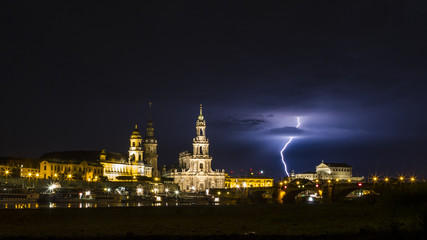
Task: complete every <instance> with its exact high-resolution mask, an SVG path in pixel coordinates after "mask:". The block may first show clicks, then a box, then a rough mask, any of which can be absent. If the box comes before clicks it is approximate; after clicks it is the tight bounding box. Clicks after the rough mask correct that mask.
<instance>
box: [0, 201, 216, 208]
mask: <svg viewBox="0 0 427 240" xmlns="http://www.w3.org/2000/svg"><path fill="white" fill-rule="evenodd" d="M194 205H208V204H195V203H189V202H185V203H179V202H173V203H172V202H171V203H168V202H155V203H153V202H126V203H111V202H106V203H102V202H97V203H91V202H71V203H70V202H65V203H53V202H48V203H43V204H39V203H0V209H55V208H109V207H150V206H152V207H161V206H163V207H168V206H172V207H173V206H194ZM213 205H215V206H218V205H220V204H219V203H214V204H213Z"/></svg>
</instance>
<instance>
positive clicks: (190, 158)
mask: <svg viewBox="0 0 427 240" xmlns="http://www.w3.org/2000/svg"><path fill="white" fill-rule="evenodd" d="M211 164H212V157H211V156H210V155H209V139H207V138H206V121H205V118H204V116H203V113H202V105H200V114H199V116H198V118H197V121H196V137H195V138H193V153H189V152H188V151H186V152H182V153H180V154H179V167H178V169H173V170H172V171H170V172H168V173H167V174H166V177H169V178H173V179H174V183H176V184H178V186H179V188H180V189H181V191H185V192H194V191H205V190H206V189H209V188H224V182H225V172H224V170H222V171H219V170H215V171H213V170H212V166H211Z"/></svg>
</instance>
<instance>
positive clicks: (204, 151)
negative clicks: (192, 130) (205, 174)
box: [193, 104, 209, 157]
mask: <svg viewBox="0 0 427 240" xmlns="http://www.w3.org/2000/svg"><path fill="white" fill-rule="evenodd" d="M193 154H195V155H203V156H204V157H209V140H208V139H207V138H206V121H205V117H203V113H202V104H200V114H199V116H198V118H197V121H196V138H194V139H193Z"/></svg>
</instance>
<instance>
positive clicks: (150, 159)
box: [142, 102, 159, 177]
mask: <svg viewBox="0 0 427 240" xmlns="http://www.w3.org/2000/svg"><path fill="white" fill-rule="evenodd" d="M151 105H152V103H151V102H149V103H148V111H149V115H148V122H147V135H146V137H145V138H144V140H143V144H142V146H143V148H144V161H145V162H146V163H148V164H151V167H152V169H153V174H152V175H153V176H154V177H158V176H159V174H158V171H157V157H158V155H157V139H156V138H155V137H154V127H153V121H152V120H151Z"/></svg>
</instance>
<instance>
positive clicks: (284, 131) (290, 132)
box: [266, 127, 306, 136]
mask: <svg viewBox="0 0 427 240" xmlns="http://www.w3.org/2000/svg"><path fill="white" fill-rule="evenodd" d="M266 133H267V134H272V135H279V136H301V135H304V134H305V133H306V131H304V130H301V129H298V128H296V127H282V128H273V129H270V130H268V131H266Z"/></svg>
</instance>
